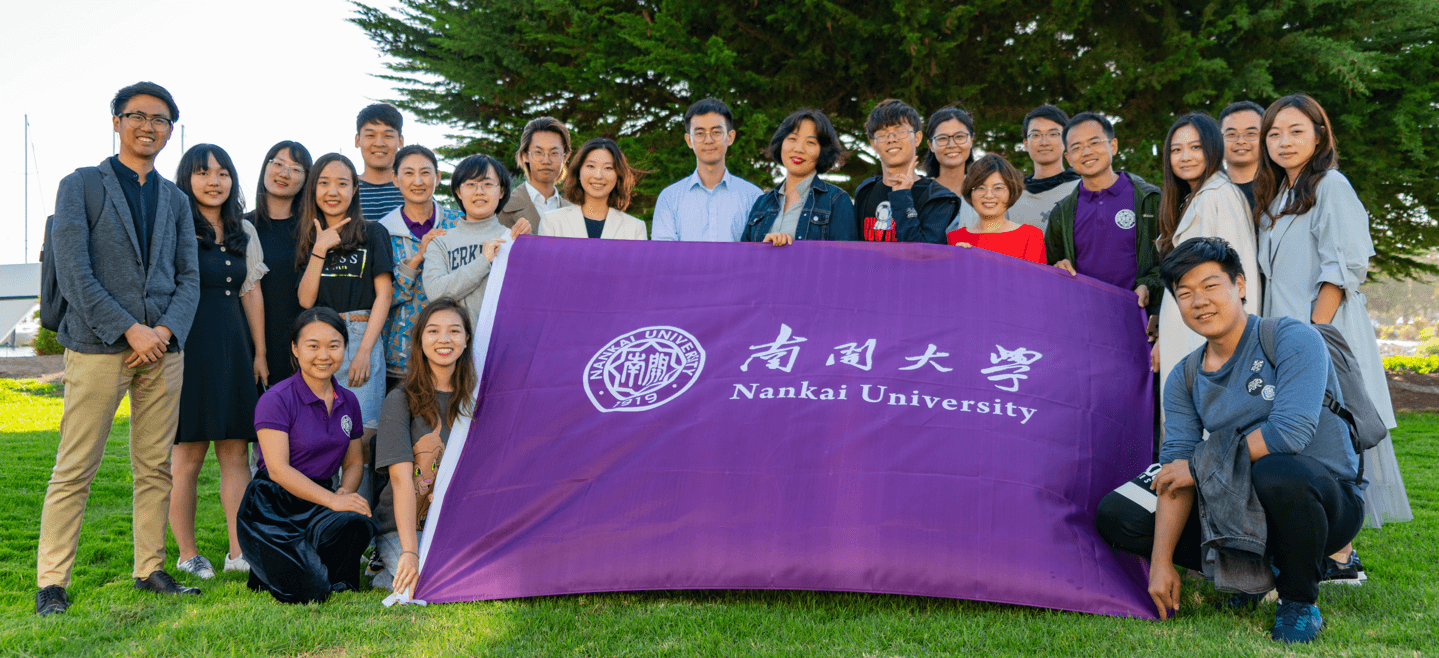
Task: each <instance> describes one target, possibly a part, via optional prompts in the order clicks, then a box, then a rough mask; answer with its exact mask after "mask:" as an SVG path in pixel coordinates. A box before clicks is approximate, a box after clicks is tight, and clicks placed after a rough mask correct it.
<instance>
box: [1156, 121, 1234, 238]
mask: <svg viewBox="0 0 1439 658" xmlns="http://www.w3.org/2000/svg"><path fill="white" fill-rule="evenodd" d="M1185 126H1190V127H1192V128H1194V132H1196V133H1198V134H1199V146H1200V148H1201V149H1202V150H1203V151H1204V174H1203V175H1201V176H1200V177H1199V180H1198V181H1195V182H1194V183H1193V184H1190V182H1189V181H1186V180H1182V179H1180V178H1179V175H1178V174H1176V173H1174V166H1173V164H1171V163H1170V160H1172V159H1173V157H1172V156H1171V155H1170V153H1169V150H1170V149H1171V148H1173V147H1174V133H1176V132H1179V129H1180V128H1183V127H1185ZM1159 155H1160V156H1161V157H1160V163H1161V164H1162V165H1163V170H1164V190H1163V192H1162V193H1161V194H1160V195H1159V237H1158V239H1157V240H1156V242H1158V244H1159V253H1160V254H1167V253H1169V250H1170V249H1173V248H1174V245H1173V244H1172V243H1173V242H1174V233H1175V231H1178V230H1179V219H1180V218H1181V217H1183V216H1184V209H1185V208H1188V207H1189V202H1190V200H1191V199H1192V197H1193V196H1194V192H1195V191H1196V190H1198V189H1199V188H1200V187H1202V186H1203V185H1204V184H1205V183H1206V182H1208V181H1209V177H1210V176H1213V175H1214V174H1215V173H1217V172H1218V171H1219V169H1220V167H1221V166H1223V164H1224V133H1221V132H1219V123H1218V122H1216V121H1215V120H1214V119H1211V118H1209V115H1208V114H1205V113H1203V112H1191V113H1189V114H1186V115H1184V116H1181V117H1179V119H1177V120H1175V122H1174V125H1172V126H1170V127H1169V134H1168V135H1165V136H1164V148H1163V149H1161V150H1160V151H1159Z"/></svg>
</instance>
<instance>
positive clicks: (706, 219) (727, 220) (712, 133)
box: [650, 98, 762, 242]
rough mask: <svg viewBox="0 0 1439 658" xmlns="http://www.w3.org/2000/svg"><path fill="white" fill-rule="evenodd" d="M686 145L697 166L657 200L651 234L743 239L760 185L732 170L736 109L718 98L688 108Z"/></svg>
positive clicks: (686, 238) (708, 239) (659, 237)
mask: <svg viewBox="0 0 1439 658" xmlns="http://www.w3.org/2000/svg"><path fill="white" fill-rule="evenodd" d="M684 124H685V145H686V146H689V147H690V150H692V151H694V152H695V171H694V173H693V174H690V175H689V176H686V177H685V178H682V179H680V181H679V182H677V183H674V184H673V185H670V186H669V187H666V188H665V189H664V191H662V192H660V196H659V199H657V200H656V201H655V213H654V222H653V225H654V226H653V229H652V231H651V234H650V239H651V240H683V241H687V242H739V239H740V235H741V234H742V233H744V223H745V219H746V218H747V217H748V216H749V211H750V207H751V206H753V205H754V202H755V199H758V198H759V196H760V194H761V193H762V192H761V191H760V189H759V187H758V186H756V185H755V184H754V183H751V182H749V181H747V180H745V179H743V178H740V177H738V176H735V175H734V174H731V173H729V170H728V169H727V168H725V153H726V152H727V151H728V150H729V147H730V145H731V144H733V143H734V136H735V132H734V114H732V113H731V112H730V109H729V106H727V105H725V104H724V102H722V101H720V100H719V99H717V98H706V99H704V100H702V101H699V102H698V103H695V104H694V105H691V106H690V107H689V109H688V110H685V117H684Z"/></svg>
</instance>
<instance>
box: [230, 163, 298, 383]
mask: <svg viewBox="0 0 1439 658" xmlns="http://www.w3.org/2000/svg"><path fill="white" fill-rule="evenodd" d="M312 164H314V160H313V159H312V158H311V157H310V152H309V151H308V150H306V149H305V147H304V146H303V145H302V144H300V143H299V142H292V141H288V140H287V141H283V142H280V143H278V144H276V145H274V146H271V147H270V151H269V152H268V153H266V154H265V161H264V163H263V165H262V166H261V167H260V182H259V183H258V184H256V185H255V210H254V211H252V212H251V213H250V214H248V215H246V216H245V218H246V219H248V220H250V221H251V222H253V223H254V225H255V232H256V233H258V234H259V236H260V246H261V247H262V248H264V250H265V266H266V267H268V268H269V270H270V271H269V272H268V273H266V274H265V278H263V279H260V290H261V291H262V292H263V293H264V295H265V344H266V345H278V346H281V347H283V346H284V345H287V344H288V343H289V340H290V325H291V324H293V323H294V322H295V318H297V317H299V315H300V311H302V310H304V308H303V307H301V306H300V299H299V297H298V296H296V294H295V291H296V290H299V288H300V271H299V270H298V269H296V268H295V236H296V231H295V223H296V222H297V220H298V219H299V217H300V191H301V190H303V189H305V177H306V176H307V175H308V174H309V171H310V165H312ZM265 364H266V366H267V367H268V369H269V371H270V373H269V375H270V376H269V378H268V380H262V381H261V382H260V385H261V387H262V388H264V387H268V386H269V385H270V384H271V382H279V381H283V380H284V379H285V378H287V377H289V376H290V375H293V374H295V366H294V365H293V364H292V363H291V361H290V351H289V350H286V349H274V350H271V351H268V352H266V353H265Z"/></svg>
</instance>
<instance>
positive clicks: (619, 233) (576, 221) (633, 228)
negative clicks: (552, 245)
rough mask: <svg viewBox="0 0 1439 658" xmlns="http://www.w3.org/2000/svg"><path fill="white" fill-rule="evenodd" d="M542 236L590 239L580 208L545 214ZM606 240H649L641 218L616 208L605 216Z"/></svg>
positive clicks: (572, 207) (602, 236)
mask: <svg viewBox="0 0 1439 658" xmlns="http://www.w3.org/2000/svg"><path fill="white" fill-rule="evenodd" d="M540 235H548V236H554V237H559V238H587V237H590V234H589V232H588V231H586V230H585V213H584V211H583V210H581V209H580V207H579V206H570V207H567V208H559V209H556V210H551V211H550V212H547V213H545V216H544V219H543V220H542V221H541V222H540ZM600 238H601V239H604V240H648V239H649V236H648V235H646V234H645V223H644V222H642V221H640V220H639V218H637V217H634V216H632V215H627V214H625V213H622V212H620V211H618V210H615V209H614V208H610V212H609V214H608V215H605V230H604V232H602V233H600Z"/></svg>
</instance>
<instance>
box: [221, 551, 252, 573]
mask: <svg viewBox="0 0 1439 658" xmlns="http://www.w3.org/2000/svg"><path fill="white" fill-rule="evenodd" d="M225 571H241V572H245V573H249V572H250V563H249V562H246V561H245V556H244V555H241V556H239V557H230V554H229V553H226V554H225Z"/></svg>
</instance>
